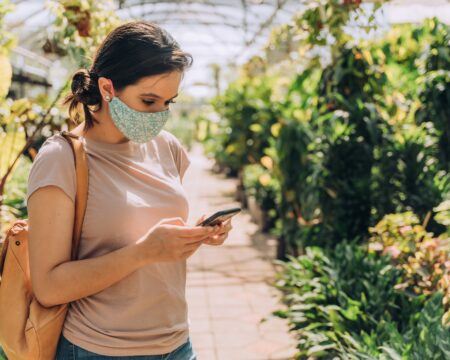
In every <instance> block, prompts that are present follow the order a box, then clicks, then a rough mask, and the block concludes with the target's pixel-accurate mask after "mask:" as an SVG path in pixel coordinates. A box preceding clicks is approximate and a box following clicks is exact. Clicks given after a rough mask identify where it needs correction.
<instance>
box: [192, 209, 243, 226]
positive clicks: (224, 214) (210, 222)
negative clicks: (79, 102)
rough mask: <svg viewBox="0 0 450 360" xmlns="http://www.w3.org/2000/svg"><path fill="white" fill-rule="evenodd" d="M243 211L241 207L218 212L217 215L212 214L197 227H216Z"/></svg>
mask: <svg viewBox="0 0 450 360" xmlns="http://www.w3.org/2000/svg"><path fill="white" fill-rule="evenodd" d="M241 210H242V209H241V208H239V207H235V208H231V209H225V210H220V211H217V212H216V213H214V214H212V215H211V216H210V217H209V218H207V219H205V220H203V221H202V222H201V223H200V224H198V225H197V226H215V225H217V224H219V223H221V222H223V221H225V220H227V219H229V218H230V217H232V216H234V215H236V214H237V213H239V212H240V211H241Z"/></svg>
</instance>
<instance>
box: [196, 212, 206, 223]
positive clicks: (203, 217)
mask: <svg viewBox="0 0 450 360" xmlns="http://www.w3.org/2000/svg"><path fill="white" fill-rule="evenodd" d="M205 217H206V215H205V214H203V215H202V216H201V217H200V219H198V220H197V222H196V223H195V225H198V224H200V223H201V222H202V221H203V220H204V219H205Z"/></svg>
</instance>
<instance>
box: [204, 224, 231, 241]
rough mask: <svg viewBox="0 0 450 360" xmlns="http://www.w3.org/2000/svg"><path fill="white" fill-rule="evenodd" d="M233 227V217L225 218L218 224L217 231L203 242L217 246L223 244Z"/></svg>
mask: <svg viewBox="0 0 450 360" xmlns="http://www.w3.org/2000/svg"><path fill="white" fill-rule="evenodd" d="M232 228H233V226H232V225H231V218H229V219H228V220H225V221H224V222H221V223H220V225H218V230H217V233H216V234H215V235H212V236H210V237H208V238H206V239H205V240H203V244H208V245H216V246H217V245H222V244H223V243H224V241H225V239H226V238H227V237H228V233H229V232H230V230H231V229H232Z"/></svg>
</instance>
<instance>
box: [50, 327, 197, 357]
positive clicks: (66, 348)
mask: <svg viewBox="0 0 450 360" xmlns="http://www.w3.org/2000/svg"><path fill="white" fill-rule="evenodd" d="M78 359H91V360H107V359H108V360H109V359H111V360H137V359H140V360H197V354H196V353H195V352H194V349H193V348H192V343H191V339H190V338H188V341H186V342H185V343H184V344H182V345H180V346H179V347H177V348H176V349H175V350H173V351H171V352H170V353H167V354H161V355H130V356H109V355H100V354H96V353H93V352H91V351H88V350H85V349H83V348H81V347H79V346H78V345H75V344H73V343H71V342H70V341H69V340H68V339H66V338H65V337H64V335H63V334H62V333H61V336H60V338H59V341H58V347H57V350H56V359H55V360H78Z"/></svg>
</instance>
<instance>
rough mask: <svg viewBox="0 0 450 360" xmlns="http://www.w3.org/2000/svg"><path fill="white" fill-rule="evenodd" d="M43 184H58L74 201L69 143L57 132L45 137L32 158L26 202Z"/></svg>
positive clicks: (74, 185)
mask: <svg viewBox="0 0 450 360" xmlns="http://www.w3.org/2000/svg"><path fill="white" fill-rule="evenodd" d="M45 185H56V186H59V187H60V188H62V189H63V190H64V191H65V192H66V193H67V194H68V195H69V197H70V198H71V199H72V200H73V201H74V199H75V192H76V176H75V160H74V158H73V152H72V148H71V146H70V144H69V143H68V142H67V140H66V139H65V138H64V136H62V135H61V134H59V133H56V134H54V135H52V136H50V137H48V138H47V139H45V141H44V142H43V143H42V145H41V147H40V148H39V151H38V152H37V154H36V156H35V157H34V159H33V163H32V166H31V169H30V172H29V174H28V191H27V202H28V198H29V197H30V196H31V194H32V193H33V192H34V191H35V190H37V189H38V188H40V187H43V186H45Z"/></svg>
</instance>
